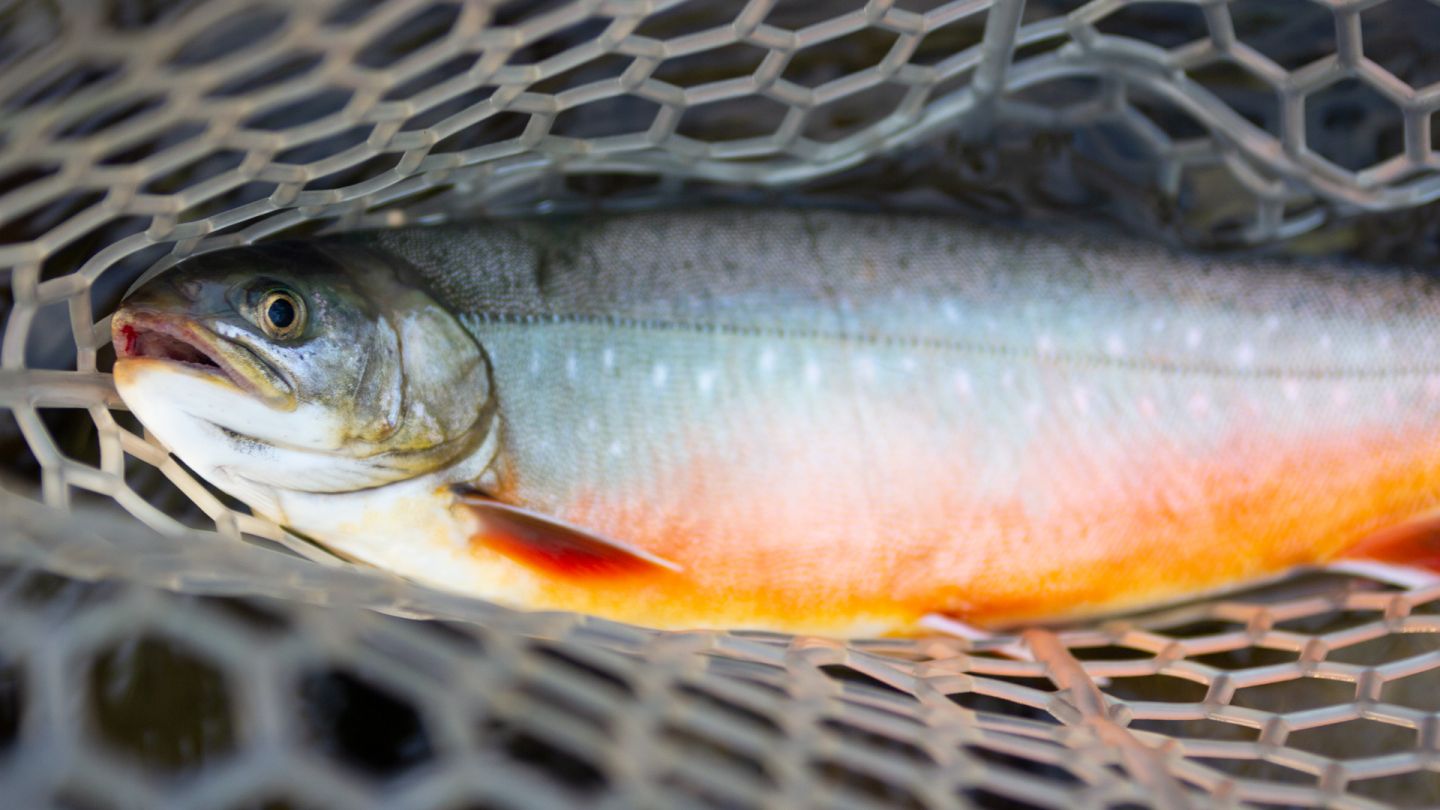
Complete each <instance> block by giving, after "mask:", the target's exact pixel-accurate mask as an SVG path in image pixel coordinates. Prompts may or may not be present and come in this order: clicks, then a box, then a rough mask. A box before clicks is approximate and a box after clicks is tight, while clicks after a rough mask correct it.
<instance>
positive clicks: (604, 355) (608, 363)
mask: <svg viewBox="0 0 1440 810" xmlns="http://www.w3.org/2000/svg"><path fill="white" fill-rule="evenodd" d="M600 365H602V366H604V367H605V370H606V371H609V370H610V369H612V368H615V350H614V349H612V348H610V347H609V346H606V347H605V350H604V351H602V352H600Z"/></svg>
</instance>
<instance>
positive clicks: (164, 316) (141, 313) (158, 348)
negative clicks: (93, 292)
mask: <svg viewBox="0 0 1440 810" xmlns="http://www.w3.org/2000/svg"><path fill="white" fill-rule="evenodd" d="M110 333H111V339H112V340H113V341H114V343H115V361H116V362H115V365H116V371H117V373H120V372H121V369H122V366H123V365H125V364H135V363H160V364H164V365H166V366H168V367H170V368H171V369H173V370H174V371H177V372H180V373H183V374H189V375H192V376H199V377H206V378H209V379H211V380H212V381H214V382H216V383H219V384H222V385H225V384H228V385H232V386H234V387H236V388H238V389H240V390H242V391H244V392H246V393H248V394H250V395H252V396H254V397H256V398H257V399H259V400H261V401H262V402H264V403H265V404H266V405H268V406H270V407H271V408H275V409H276V410H280V411H293V410H295V407H296V405H297V400H296V397H295V389H294V387H293V386H292V385H291V384H290V383H289V382H288V381H286V380H285V378H284V377H282V376H281V375H280V374H279V373H278V372H277V371H275V369H273V368H271V367H270V365H269V364H268V363H266V362H265V361H264V360H262V359H261V358H260V357H259V355H257V354H255V353H254V352H252V351H250V350H249V349H247V348H245V347H244V346H241V345H240V344H238V343H236V342H234V341H231V340H227V339H225V338H223V337H220V336H219V335H218V334H216V333H215V332H214V331H213V330H211V329H208V328H206V327H205V326H203V325H202V324H200V323H199V322H197V321H196V320H194V319H192V318H189V317H186V316H183V315H176V314H174V313H168V312H154V311H150V310H147V309H132V308H121V309H120V311H118V312H116V313H115V316H114V318H112V319H111V322H110Z"/></svg>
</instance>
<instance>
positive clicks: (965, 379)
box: [955, 368, 975, 399]
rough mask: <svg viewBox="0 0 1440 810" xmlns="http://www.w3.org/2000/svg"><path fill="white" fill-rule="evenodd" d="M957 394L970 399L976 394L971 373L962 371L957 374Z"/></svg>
mask: <svg viewBox="0 0 1440 810" xmlns="http://www.w3.org/2000/svg"><path fill="white" fill-rule="evenodd" d="M955 393H957V394H959V395H960V396H962V397H964V398H965V399H969V398H970V397H971V396H972V395H973V394H974V393H975V387H974V386H973V385H972V384H971V382H970V372H968V371H966V370H965V369H963V368H962V369H960V370H959V371H957V372H955Z"/></svg>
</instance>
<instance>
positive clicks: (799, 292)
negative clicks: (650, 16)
mask: <svg viewBox="0 0 1440 810" xmlns="http://www.w3.org/2000/svg"><path fill="white" fill-rule="evenodd" d="M111 328H112V337H113V341H114V344H115V347H116V361H115V364H114V369H113V373H114V380H115V384H116V387H117V389H118V391H119V394H120V396H121V398H122V399H123V401H124V403H125V404H126V406H127V407H128V408H129V409H130V410H131V411H132V412H133V413H134V414H135V415H136V416H137V417H138V418H139V420H140V421H141V422H142V423H143V424H144V425H145V427H146V428H147V429H148V430H149V431H150V433H151V434H152V435H153V436H154V437H155V438H156V439H157V440H158V441H159V442H160V443H162V444H163V445H164V446H165V447H166V448H168V449H169V450H170V451H171V452H172V453H173V454H174V455H176V456H177V457H178V458H179V459H180V460H181V461H183V462H184V463H185V464H186V465H187V466H188V467H189V468H190V469H192V470H194V471H195V472H196V473H197V474H198V475H199V476H201V477H203V478H204V479H206V480H207V481H209V482H210V483H211V484H213V485H215V486H216V487H218V488H219V489H220V490H222V491H224V492H226V493H228V494H230V495H232V496H234V497H235V498H237V499H239V500H240V501H242V502H244V503H245V504H246V505H248V506H249V507H250V508H251V509H252V510H253V511H254V512H255V513H256V514H258V515H260V516H263V517H265V518H267V519H269V520H272V521H274V522H276V523H278V524H280V525H282V526H285V527H287V528H288V529H290V530H291V531H293V532H295V533H296V534H298V535H300V536H302V537H306V538H309V539H311V540H313V541H315V542H317V543H319V544H321V545H323V546H325V547H327V548H329V549H331V550H333V551H334V552H335V553H337V554H339V555H341V556H343V557H346V558H349V559H352V560H355V561H359V562H362V563H365V564H369V565H372V566H376V567H379V568H382V569H386V570H389V571H392V572H395V573H397V574H399V575H401V576H404V577H407V578H411V579H414V580H417V581H421V582H424V583H427V584H429V585H432V586H436V587H439V588H443V589H446V590H450V591H455V592H460V593H464V594H469V595H473V596H476V597H480V598H484V599H488V600H491V601H494V602H497V603H500V604H505V605H509V606H512V607H518V608H524V609H532V610H556V611H576V612H581V613H587V614H592V615H597V616H601V617H604V618H608V619H612V620H617V621H624V622H630V623H634V624H639V625H644V626H649V627H658V628H667V629H684V628H747V629H757V630H769V631H780V632H789V633H810V634H824V635H830V636H838V637H853V636H874V635H911V634H916V633H921V632H925V629H924V628H925V627H927V626H929V625H927V622H930V621H932V620H935V619H937V618H938V619H940V620H953V621H954V622H956V623H959V624H961V625H962V626H968V627H973V628H979V629H981V630H988V629H994V628H1004V627H1009V626H1014V625H1016V624H1021V623H1027V622H1037V621H1062V620H1071V619H1080V618H1084V617H1087V616H1095V615H1101V614H1108V613H1115V612H1119V611H1126V610H1134V609H1140V608H1144V607H1149V606H1153V605H1159V604H1164V603H1167V602H1172V601H1175V600H1179V599H1185V598H1190V597H1194V596H1197V595H1204V594H1207V593H1213V592H1216V591H1219V590H1223V589H1226V588H1231V587H1234V586H1235V585H1236V584H1237V583H1247V582H1255V581H1261V580H1265V579H1268V578H1274V577H1277V576H1282V575H1284V574H1285V573H1286V572H1288V571H1292V570H1294V569H1296V568H1297V567H1305V566H1323V565H1329V564H1338V563H1340V562H1343V561H1347V560H1372V561H1380V562H1382V563H1385V564H1389V565H1406V566H1419V567H1420V568H1417V569H1416V570H1428V569H1425V568H1424V567H1425V566H1428V567H1429V568H1432V569H1433V568H1436V567H1437V562H1440V540H1437V538H1440V529H1437V525H1440V524H1437V519H1436V515H1437V507H1440V353H1437V343H1436V341H1437V333H1440V283H1437V280H1436V278H1435V277H1433V276H1432V275H1430V274H1428V273H1426V272H1425V271H1424V270H1423V269H1420V268H1404V267H1372V266H1368V265H1359V264H1350V263H1346V262H1341V261H1331V262H1317V261H1301V260H1294V259H1291V260H1282V259H1277V258H1264V257H1258V258H1244V259H1236V258H1233V257H1226V256H1220V255H1206V254H1202V253H1196V252H1189V251H1185V250H1179V249H1175V248H1172V247H1167V246H1164V245H1161V244H1152V243H1150V242H1146V241H1143V240H1138V239H1134V238H1130V237H1126V236H1124V235H1117V234H1114V233H1110V232H1108V231H1102V230H1095V231H1092V230H1085V229H1078V230H1069V229H1062V230H1055V231H1049V230H1045V231H1042V230H1036V229H1027V228H1018V227H1001V226H997V225H989V224H983V223H977V222H972V221H967V220H964V219H960V218H956V217H953V216H942V215H924V214H897V213H883V212H847V211H836V210H823V209H763V208H755V209H748V208H733V209H731V208H702V209H695V210H686V209H679V210H672V211H650V212H638V213H627V214H606V215H600V214H595V215H584V216H571V217H551V218H530V219H512V220H491V221H477V222H467V223H455V224H449V225H437V226H424V227H406V228H396V229H389V230H377V231H360V232H355V233H350V234H340V235H335V236H328V237H317V238H312V239H308V240H303V241H288V242H287V241H277V242H272V243H260V244H256V245H252V246H248V247H237V248H227V249H224V250H218V251H214V252H210V253H205V254H202V255H199V256H196V257H193V258H190V259H187V260H185V261H183V262H181V263H179V264H178V265H177V266H176V267H174V268H172V269H171V270H169V271H167V272H165V273H162V274H160V275H158V276H156V277H155V278H154V279H152V280H150V281H149V282H147V283H146V284H144V285H141V286H140V287H139V288H138V289H137V290H135V291H134V292H133V293H132V294H131V295H129V296H128V297H127V298H126V299H125V300H124V301H123V302H122V304H121V306H120V307H119V309H118V310H117V311H116V312H115V314H114V317H113V319H112V321H111Z"/></svg>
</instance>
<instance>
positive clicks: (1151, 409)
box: [1139, 397, 1159, 419]
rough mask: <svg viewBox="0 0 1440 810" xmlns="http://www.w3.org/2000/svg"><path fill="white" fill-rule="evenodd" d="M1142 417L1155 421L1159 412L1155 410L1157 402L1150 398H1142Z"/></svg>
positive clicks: (1140, 407)
mask: <svg viewBox="0 0 1440 810" xmlns="http://www.w3.org/2000/svg"><path fill="white" fill-rule="evenodd" d="M1139 409H1140V415H1141V416H1143V417H1145V418H1146V419H1154V418H1155V417H1156V415H1157V414H1158V413H1159V411H1158V410H1157V409H1156V408H1155V400H1153V399H1151V398H1150V397H1141V398H1140V405H1139Z"/></svg>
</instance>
